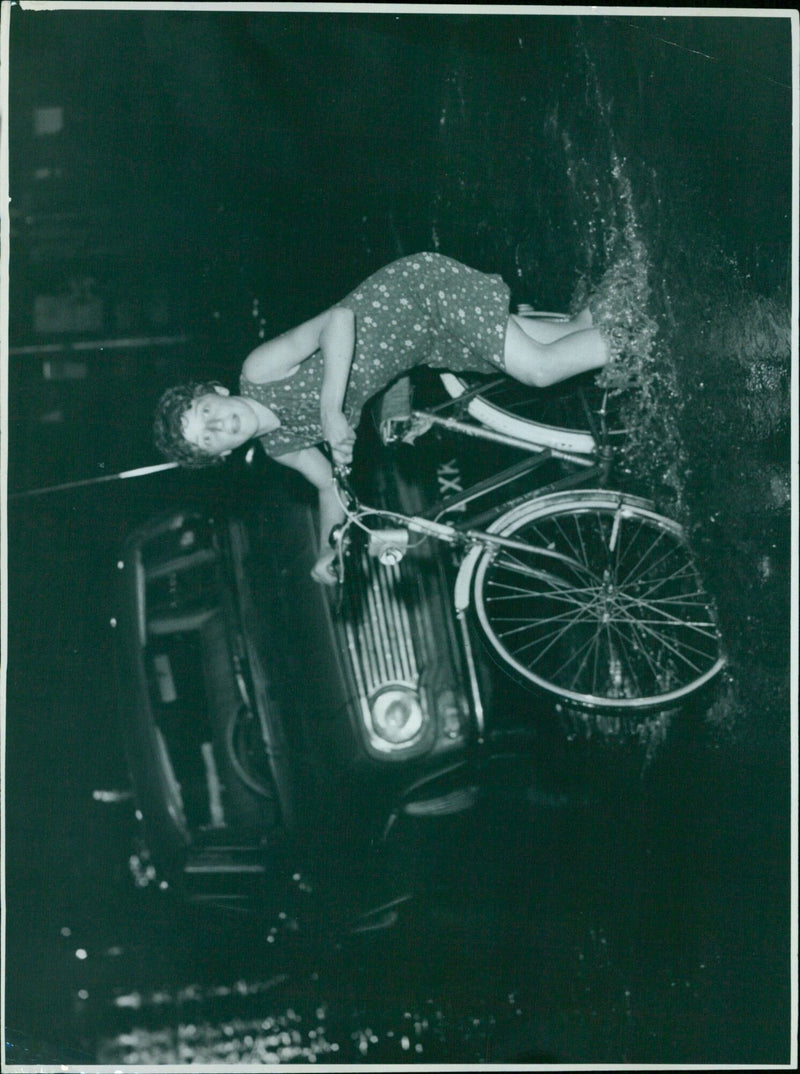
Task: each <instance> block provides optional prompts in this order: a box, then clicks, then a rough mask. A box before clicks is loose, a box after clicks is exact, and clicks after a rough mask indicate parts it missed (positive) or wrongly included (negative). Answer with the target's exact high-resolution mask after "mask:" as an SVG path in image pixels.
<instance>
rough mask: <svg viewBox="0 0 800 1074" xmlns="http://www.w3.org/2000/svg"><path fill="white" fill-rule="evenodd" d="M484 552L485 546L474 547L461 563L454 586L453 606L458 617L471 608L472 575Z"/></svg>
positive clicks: (477, 545)
mask: <svg viewBox="0 0 800 1074" xmlns="http://www.w3.org/2000/svg"><path fill="white" fill-rule="evenodd" d="M483 552H484V547H483V545H480V544H476V545H473V546H472V548H470V550H469V552H467V554H466V555H465V556H464V558H463V559H462V561H461V566H460V567H459V568H458V574H457V575H456V581H455V585H454V586H453V605H454V607H455V610H456V615H461V614H462V613H463V612H465V611H466V610H467V608H468V607H469V604H470V592H471V582H472V575H473V574H474V572H475V566H476V564H477V562H478V560H479V559H480V557H481V554H482V553H483Z"/></svg>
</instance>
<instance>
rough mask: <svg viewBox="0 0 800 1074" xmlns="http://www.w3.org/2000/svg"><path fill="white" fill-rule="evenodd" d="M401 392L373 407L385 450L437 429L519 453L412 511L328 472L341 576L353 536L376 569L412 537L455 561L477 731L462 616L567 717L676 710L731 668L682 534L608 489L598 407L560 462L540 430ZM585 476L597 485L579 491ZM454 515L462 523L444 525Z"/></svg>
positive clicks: (608, 450) (645, 506)
mask: <svg viewBox="0 0 800 1074" xmlns="http://www.w3.org/2000/svg"><path fill="white" fill-rule="evenodd" d="M407 388H408V386H407V384H405V385H404V384H403V382H399V384H398V385H395V386H394V387H393V388H391V389H390V390H389V392H387V393H386V395H385V397H384V400H383V414H382V419H381V422H380V429H381V437H382V439H383V440H384V442H385V443H392V442H397V441H405V442H408V443H413V442H414V440H415V439H416V438H417V437H418V436H420V435H422V433H424V432H427V431H428V430H429V429H430V428H432V427H436V426H439V427H443V428H446V429H448V430H449V431H450V432H453V433H456V434H464V435H468V436H473V437H475V436H477V437H479V438H480V439H483V440H487V441H490V442H498V441H499V442H500V443H502V444H505V445H509V446H512V447H516V448H520V449H522V450H523V451H524V452H525V453H526V456H527V457H526V458H525V459H524V460H523V461H522V462H517V463H514V464H513V465H511V466H508V467H506V468H505V469H503V470H501V471H499V472H498V473H495V474H493V475H491V476H490V477H488V478H486V479H484V480H481V481H478V482H476V483H475V484H473V485H470V486H469V487H467V488H466V489H464V490H462V491H459V492H457V493H456V494H455V495H453V496H451V497H450V498H448V499H446V500H444V501H442V502H440V503H438V504H436V505H434V506H433V507H432V508H430V509H429V510H427V511H425V512H424V513H423V514H420V515H409V514H404V513H403V512H401V511H394V510H386V509H383V508H373V507H369V506H366V505H364V504H362V503H360V501H359V500H358V497H357V496H356V494H355V492H354V491H353V489H352V488H351V486H350V483H349V481H348V475H347V473H346V472H344V471H342V470H335V478H334V480H335V485H336V488H337V490H338V494H339V497H340V501H341V504H342V507H343V510H344V512H345V516H346V521H345V522H344V523H343V524H342V525H341V526H340V527H336V528H335V530H334V532H333V533H332V535H331V543H332V545H333V546H334V548H335V550H336V552H337V557H336V560H337V564H338V570H339V575H340V581H343V579H344V563H345V558H346V555H347V551H348V549H349V547H350V544H351V542H352V538H353V535H354V534H355V533H356V532H358V531H361V532H362V533H363V534H364V535H365V536H366V538H367V540H368V548H367V551H368V554H369V555H371V556H376V557H377V558H378V559H379V560H380V561H381V562H382V563H383V564H385V565H394V564H397V563H399V561H400V560H401V559H402V558H403V556H405V554H406V553H407V552H408V551H409V549H410V548H412V547H413V544H412V541H411V538H412V536H415V537H417V538H418V539H419V541H424V540H427V539H435V540H438V541H441V542H444V543H446V544H449V545H451V546H453V548H454V549H455V550H456V551H457V552H458V553H459V555H460V564H459V566H458V569H457V574H456V578H455V585H454V609H455V612H456V618H457V620H458V622H459V624H460V628H461V629H460V634H461V638H462V641H463V649H464V654H465V658H466V659H465V666H466V668H467V671H468V675H469V677H470V681H471V686H472V698H473V707H474V709H475V714H476V718H477V722H478V727H479V732H480V733H482V730H483V722H484V721H483V710H482V706H481V701H480V691H479V689H478V682H477V673H476V663H475V659H474V654H473V652H472V647H471V641H470V631H469V629H468V626H467V617H468V615H471V616H472V618H473V619H474V620H475V622H476V623H477V626H478V627H479V629H480V632H481V634H482V635H483V637H484V640H485V641H486V643H487V645H488V647H489V651H490V652H491V654H492V656H493V657H494V658H495V660H496V661H497V662H498V663H499V664H500V665H501V666H502V667H503V668H504V669H505V670H506V671H507V672H508V673H510V674H511V675H512V676H513V677H514V678H516V679H517V680H518V681H520V682H521V683H523V685H525V686H526V687H529V688H533V689H538V690H542V691H544V692H546V693H547V694H549V695H551V696H554V697H555V698H557V699H558V701H559V702H560V703H562V704H564V705H567V706H570V707H572V708H576V709H578V710H583V711H594V712H600V713H602V712H605V713H613V714H625V713H627V714H644V713H652V712H654V711H658V710H664V709H667V708H673V707H677V706H679V705H682V704H683V703H684V702H685V701H686V700H687V699H688V698H690V697H692V696H693V695H696V694H697V693H698V692H699V691H701V690H703V689H704V688H705V687H706V686H707V685H709V684H710V683H711V682H712V681H713V680H714V679H715V678H716V677H717V675H718V674H719V673H720V671H721V670H722V669H723V667H724V666H725V662H726V661H725V655H724V652H723V647H722V641H721V637H720V632H719V629H718V626H717V621H716V615H715V610H714V605H713V601H712V600H711V598H710V596H709V595H708V594H707V593H706V592H705V589H704V588H703V584H702V580H701V578H700V574H699V572H698V570H697V567H696V565H695V562H694V558H693V555H692V552H691V549H690V547H689V543H688V540H687V538H686V535H685V533H684V531H683V529H682V527H681V526H680V524H679V523H677V522H675V521H673V520H672V519H669V518H667V517H665V516H663V515H661V514H659V513H658V512H657V511H656V509H655V507H654V505H653V504H652V503H650V502H649V501H648V500H646V499H643V498H642V497H638V496H634V495H631V494H629V493H627V492H620V491H613V490H610V489H607V488H605V487H603V486H604V485H605V482H606V480H607V478H608V474H609V471H610V467H611V462H612V459H613V448H612V447H611V446H610V443H609V434H608V430H607V429H606V428H605V427H604V424H603V422H604V416H605V413H606V409H605V406H600V407H599V408H598V409H597V410H596V411H594V412H593V411H592V408H591V407H588V406H584V409H585V410H586V411H587V412H588V422H587V424H588V425H589V435H591V438H592V445H591V451H589V450H580V451H566V450H563V449H562V448H561V447H558V446H553V445H552V444H546V443H545V444H543V443H541V442H540V441H541V435H540V433H539V429H538V423H532V424H529V425H528V426H527V427H526V430H525V438H524V439H523V438H521V437H520V436H514V435H511V434H510V433H509V432H507V431H498V430H497V429H493V428H487V427H486V425H485V424H484V423H483V422H482V421H480V420H479V419H478V420H475V415H474V414H467V415H464V414H463V413H462V414H461V415H460V416H459V417H456V418H452V417H447V416H442V413H441V409H442V408H440V407H434V408H428V409H423V410H414V409H413V407H412V406H411V400H410V395H409V393H408V390H407ZM479 394H480V389H479V390H478V391H472V392H469V391H467V390H465V391H464V392H462V393H461V396H462V397H461V398H459V397H456V398H455V399H454V400H450V401H449V403H448V404H445V405H446V406H448V405H459V406H461V407H462V408H464V405H465V403H466V404H468V403H470V402H471V401H472V400H473V399H474V398H477V397H478V395H479ZM464 395H467V399H466V400H465V399H464V398H463V396H464ZM465 417H471V418H472V419H473V420H472V421H469V420H464V419H465ZM549 428H551V429H552V428H556V427H553V426H550V427H549ZM552 462H555V463H558V464H559V467H560V470H559V473H560V476H558V477H557V479H556V480H554V481H551V482H550V483H548V484H545V485H544V486H539V487H536V488H534V489H531V488H530V487H528V488H526V490H525V491H524V492H523V493H522V494H521V495H517V496H515V497H512V498H507V495H506V490H507V489H508V486H509V485H510V484H511V483H512V482H515V481H518V480H521V479H524V478H527V477H530V476H531V475H533V474H534V473H536V472H537V471H538V470H540V468H542V467H544V466H545V465H546V464H548V463H552ZM593 480H596V481H597V482H598V484H599V486H600V487H589V488H586V487H584V488H581V487H579V486H582V485H583V486H585V485H587V484H590V483H591V482H592V481H593ZM496 493H502V496H501V500H500V502H499V503H495V504H494V505H493V506H491V507H490V508H488V509H484V510H482V511H481V512H480V513H479V514H477V515H470V514H469V512H468V511H466V510H465V509H466V508H467V506H468V505H470V504H472V503H474V501H477V500H480V499H482V498H484V497H491V496H492V495H493V494H496ZM455 512H459V513H461V512H464V514H463V515H461V517H459V518H457V519H454V518H452V517H450V518H447V516H453V514H454V513H455Z"/></svg>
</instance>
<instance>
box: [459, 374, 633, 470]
mask: <svg viewBox="0 0 800 1074" xmlns="http://www.w3.org/2000/svg"><path fill="white" fill-rule="evenodd" d="M441 381H442V385H443V386H444V389H445V391H446V392H447V394H448V395H449V396H450V397H451V399H458V398H460V397H461V396H462V395H464V394H465V393H467V392H470V391H472V390H473V389H475V388H476V387H478V386H479V385H480V384H481V380H480V379H479V378H478V377H476V376H471V375H470V374H468V373H457V374H456V373H442V374H441ZM485 384H486V387H485V388H484V389H482V390H481V391H480V392H479V393H478V394H477V395H475V396H473V398H472V399H470V400H469V402H468V403H467V412H468V413H469V414H470V416H471V417H472V418H474V419H475V421H479V422H480V423H481V424H482V425H485V426H486V427H487V428H489V429H493V430H494V431H495V432H499V433H505V434H506V435H507V436H514V437H516V438H517V439H520V440H524V441H526V442H528V443H534V444H541V445H542V446H543V447H551V448H557V449H558V450H560V451H573V452H577V453H579V454H583V455H587V454H591V453H592V452H593V451H595V449H596V447H597V443H596V440H595V434H596V432H597V433H602V432H603V431H604V432H605V435H606V436H608V437H611V438H612V443H613V442H614V440H615V439H617V438H620V437H622V436H624V435H625V429H624V428H623V426H622V421H621V418H620V415H619V397H617V396H612V395H611V394H610V393H609V392H608V391H607V390H606V389H603V388H598V387H597V385H596V384H595V383H594V376H593V374H586V375H583V376H580V377H573V378H570V380H568V381H563V382H562V383H560V384H554V385H553V386H552V387H550V388H528V387H526V386H525V385H524V384H521V383H520V382H519V381H518V380H514V378H513V377H498V378H496V379H495V380H490V381H485Z"/></svg>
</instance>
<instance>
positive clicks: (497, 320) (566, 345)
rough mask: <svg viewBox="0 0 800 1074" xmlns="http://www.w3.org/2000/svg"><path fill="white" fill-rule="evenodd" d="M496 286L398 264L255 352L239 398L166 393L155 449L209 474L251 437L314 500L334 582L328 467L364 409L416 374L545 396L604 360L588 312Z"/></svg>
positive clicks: (446, 262) (317, 571) (340, 456)
mask: <svg viewBox="0 0 800 1074" xmlns="http://www.w3.org/2000/svg"><path fill="white" fill-rule="evenodd" d="M508 307H509V289H508V287H507V286H506V284H505V283H504V282H503V280H502V279H501V277H499V276H496V275H487V274H485V273H482V272H478V271H477V270H476V269H472V268H469V267H467V266H466V265H463V264H461V263H459V262H458V261H454V260H452V259H451V258H448V257H444V256H442V255H440V254H433V253H422V254H416V255H414V256H411V257H404V258H401V259H400V260H399V261H394V262H392V264H390V265H387V266H386V267H385V268H382V269H380V270H379V271H378V272H376V273H375V274H374V275H372V276H370V277H369V278H368V279H367V280H365V281H364V282H363V283H362V284H360V285H359V286H358V287H357V288H356V289H355V290H354V291H352V292H351V293H350V294H349V295H347V297H346V298H344V299H342V301H341V302H338V303H337V304H336V305H335V306H332V307H331V308H330V309H328V310H325V312H324V313H321V314H319V315H318V316H317V317H313V318H312V319H311V320H309V321H306V322H305V323H304V324H301V325H299V326H298V327H297V328H293V329H291V330H290V331H288V332H285V333H284V334H283V335H281V336H278V337H277V338H276V339H272V340H269V341H268V342H266V343H262V344H261V345H260V346H258V347H256V349H255V350H254V351H252V352H251V354H250V355H248V357H247V359H246V360H245V362H244V365H243V367H242V373H241V376H240V379H239V391H240V394H239V395H230V393H229V392H228V390H227V389H226V388H223V387H222V386H221V385H219V384H190V385H185V386H181V387H178V388H172V389H170V390H169V391H167V392H166V393H165V394H164V396H162V398H161V401H160V402H159V405H158V411H157V414H156V423H155V438H156V444H157V446H158V447H159V449H160V450H161V451H162V452H163V453H164V454H165V455H166V456H167V457H168V458H170V459H172V460H174V461H177V462H179V463H180V464H181V465H183V466H188V467H198V466H207V465H210V464H213V463H214V462H217V461H219V460H221V459H223V458H225V457H226V456H228V455H229V454H230V453H231V451H233V450H234V449H235V448H237V447H240V446H241V445H242V444H245V443H246V442H247V441H249V440H253V439H259V440H260V441H261V444H262V446H263V447H264V450H265V451H266V452H267V454H269V455H271V456H273V458H275V459H276V461H278V462H280V463H283V464H284V465H285V466H291V467H292V468H293V469H295V470H298V471H299V472H300V473H301V474H303V476H304V477H306V478H307V479H308V480H309V481H310V482H311V483H312V484H313V485H314V486H315V487H316V488H317V489H318V491H319V504H320V553H319V558H318V559H317V562H316V564H315V566H314V569H313V571H312V577H313V578H314V579H315V580H316V581H318V582H322V583H325V584H332V583H333V582H334V581H335V578H334V575H333V572H332V569H331V568H332V561H333V552H332V551H331V549H330V547H329V544H328V536H329V534H330V531H331V529H332V527H333V526H334V525H336V524H337V523H338V522H340V521H342V511H341V507H340V505H339V502H338V500H337V498H336V495H335V491H334V488H333V484H332V472H331V465H330V463H329V462H328V460H327V458H326V457H325V456H324V455H323V454H322V452H321V451H320V450H319V447H318V446H317V445H319V444H320V443H321V442H323V441H327V442H328V444H329V445H330V448H331V454H332V456H333V459H334V461H335V462H336V463H337V464H340V465H348V464H349V463H350V461H351V460H352V457H353V445H354V443H355V439H356V433H355V429H356V427H357V425H358V422H359V419H360V416H361V411H362V409H363V407H364V405H365V403H366V402H367V401H368V400H369V399H370V398H371V397H372V396H373V395H375V394H376V393H377V392H379V391H381V390H382V389H384V388H385V387H387V385H388V384H389V383H390V382H391V381H393V380H395V379H396V378H397V377H399V376H401V375H402V374H404V373H407V372H408V371H409V370H410V369H412V368H413V367H414V366H416V365H422V364H424V365H428V366H432V367H434V368H437V369H450V370H453V371H456V372H467V371H471V372H478V373H497V370H498V369H501V370H503V371H504V372H505V373H508V374H509V375H510V376H512V377H515V378H516V379H517V380H519V381H522V383H523V384H528V385H530V386H532V387H536V388H543V387H547V386H548V385H550V384H555V383H557V382H558V381H560V380H564V379H566V378H567V377H571V376H574V375H576V374H578V373H583V372H585V371H587V370H591V369H600V368H601V367H603V366H604V365H605V364H606V363H607V362H608V360H609V357H610V353H609V346H608V342H607V340H608V338H609V337H608V336H607V335H606V334H605V333H601V331H600V329H599V328H597V327H594V326H593V324H592V317H591V314H590V312H589V310H588V309H587V310H584V311H582V312H581V313H579V314H578V315H577V316H575V317H573V318H572V320H570V321H558V322H556V321H542V320H531V319H524V318H520V317H517V316H516V315H514V314H510V313H509V308H508Z"/></svg>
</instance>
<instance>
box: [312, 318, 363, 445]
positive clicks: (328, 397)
mask: <svg viewBox="0 0 800 1074" xmlns="http://www.w3.org/2000/svg"><path fill="white" fill-rule="evenodd" d="M329 312H330V317H329V318H328V320H327V321H326V323H325V326H324V327H323V329H322V331H321V332H320V337H319V345H320V350H321V351H322V362H323V367H322V369H323V371H322V388H321V390H320V399H319V411H320V422H321V424H322V433H323V436H324V437H325V439H326V440H327V441H328V443H329V444H330V446H331V453H332V454H333V458H334V462H336V463H338V464H339V465H340V466H348V465H349V464H350V463H351V462H352V460H353V445H354V444H355V440H356V434H355V431H354V430H353V429H352V428H351V427H350V424H349V423H348V421H347V419H346V418H345V416H344V414H343V412H342V409H343V406H344V393H345V391H346V390H347V381H348V378H349V376H350V367H351V365H352V364H353V353H354V351H355V345H356V318H355V314H354V313H353V311H352V310H349V309H345V308H344V307H342V306H336V307H334V308H333V309H332V310H330V311H329Z"/></svg>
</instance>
